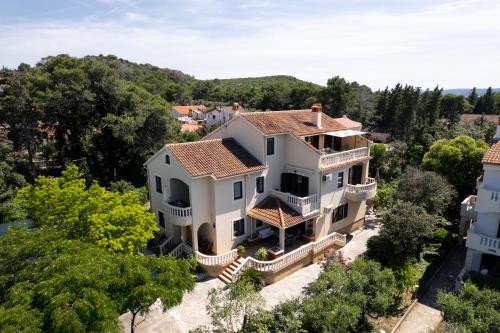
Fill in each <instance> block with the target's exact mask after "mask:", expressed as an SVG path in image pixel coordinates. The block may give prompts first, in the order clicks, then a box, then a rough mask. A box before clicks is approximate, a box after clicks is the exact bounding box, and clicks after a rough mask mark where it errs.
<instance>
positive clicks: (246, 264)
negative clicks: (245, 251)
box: [231, 257, 252, 283]
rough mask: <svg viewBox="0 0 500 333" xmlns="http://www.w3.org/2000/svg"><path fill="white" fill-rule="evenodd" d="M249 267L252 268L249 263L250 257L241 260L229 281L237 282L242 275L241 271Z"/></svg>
mask: <svg viewBox="0 0 500 333" xmlns="http://www.w3.org/2000/svg"><path fill="white" fill-rule="evenodd" d="M249 267H252V265H251V263H250V257H248V258H245V259H243V261H242V262H241V263H240V264H239V265H238V267H236V269H235V270H234V272H233V274H232V276H231V281H232V282H233V283H234V282H236V281H238V280H239V279H240V277H241V274H243V271H244V270H245V269H246V268H249Z"/></svg>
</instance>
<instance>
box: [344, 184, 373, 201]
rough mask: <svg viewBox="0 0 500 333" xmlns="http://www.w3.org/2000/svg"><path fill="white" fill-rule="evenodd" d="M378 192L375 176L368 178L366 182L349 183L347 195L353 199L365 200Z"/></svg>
mask: <svg viewBox="0 0 500 333" xmlns="http://www.w3.org/2000/svg"><path fill="white" fill-rule="evenodd" d="M375 194H377V182H376V181H375V178H366V182H365V184H358V185H351V184H347V187H346V190H345V196H346V198H347V200H351V201H365V200H368V199H371V198H373V197H374V196H375Z"/></svg>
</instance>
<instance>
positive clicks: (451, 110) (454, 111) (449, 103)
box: [439, 94, 466, 124]
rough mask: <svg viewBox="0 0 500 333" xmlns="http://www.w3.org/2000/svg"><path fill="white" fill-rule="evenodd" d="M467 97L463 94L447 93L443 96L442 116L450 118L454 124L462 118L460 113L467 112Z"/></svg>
mask: <svg viewBox="0 0 500 333" xmlns="http://www.w3.org/2000/svg"><path fill="white" fill-rule="evenodd" d="M465 103H466V100H465V97H464V96H463V95H454V94H446V95H444V96H443V97H442V98H441V104H440V106H439V108H440V111H439V113H440V116H441V117H444V118H446V119H448V121H449V122H450V123H452V124H455V123H457V122H458V121H459V120H460V115H461V114H463V113H464V112H465Z"/></svg>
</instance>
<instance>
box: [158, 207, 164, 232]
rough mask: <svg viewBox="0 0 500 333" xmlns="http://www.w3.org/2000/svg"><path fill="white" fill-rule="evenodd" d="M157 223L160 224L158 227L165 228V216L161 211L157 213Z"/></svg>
mask: <svg viewBox="0 0 500 333" xmlns="http://www.w3.org/2000/svg"><path fill="white" fill-rule="evenodd" d="M158 222H159V223H160V227H162V228H165V216H164V215H163V212H162V211H158Z"/></svg>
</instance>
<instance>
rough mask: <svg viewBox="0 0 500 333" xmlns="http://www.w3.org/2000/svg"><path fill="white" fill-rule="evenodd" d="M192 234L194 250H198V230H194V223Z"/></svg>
mask: <svg viewBox="0 0 500 333" xmlns="http://www.w3.org/2000/svg"><path fill="white" fill-rule="evenodd" d="M191 234H192V238H191V239H192V240H193V250H194V251H198V230H194V225H193V226H192V227H191Z"/></svg>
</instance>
